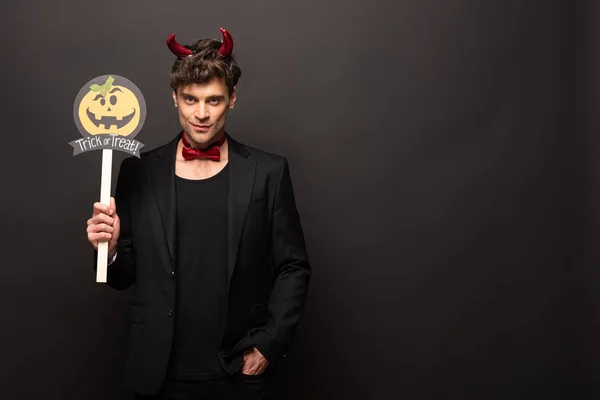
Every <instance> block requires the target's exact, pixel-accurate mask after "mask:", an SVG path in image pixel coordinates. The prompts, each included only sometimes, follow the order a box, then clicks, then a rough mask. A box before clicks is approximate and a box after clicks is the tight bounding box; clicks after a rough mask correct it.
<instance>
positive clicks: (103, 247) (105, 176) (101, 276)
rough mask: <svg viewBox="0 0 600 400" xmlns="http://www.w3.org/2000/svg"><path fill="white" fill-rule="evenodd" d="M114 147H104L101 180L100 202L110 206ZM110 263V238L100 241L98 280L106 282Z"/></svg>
mask: <svg viewBox="0 0 600 400" xmlns="http://www.w3.org/2000/svg"><path fill="white" fill-rule="evenodd" d="M112 152H113V151H112V149H102V177H101V181H100V202H101V203H103V204H106V205H108V206H110V179H111V175H112ZM107 264H108V239H102V240H100V242H99V243H98V260H97V264H96V282H99V283H106V269H107Z"/></svg>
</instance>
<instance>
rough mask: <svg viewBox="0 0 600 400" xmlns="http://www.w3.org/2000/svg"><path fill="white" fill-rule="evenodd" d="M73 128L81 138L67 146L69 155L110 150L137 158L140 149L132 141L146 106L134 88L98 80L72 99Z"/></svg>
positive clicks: (116, 79)
mask: <svg viewBox="0 0 600 400" xmlns="http://www.w3.org/2000/svg"><path fill="white" fill-rule="evenodd" d="M73 117H74V118H75V125H77V128H78V129H79V132H80V133H81V135H82V136H83V138H81V139H77V140H74V141H72V142H70V143H69V144H70V145H71V146H73V155H78V154H81V153H84V152H86V151H90V150H99V149H113V150H120V151H124V152H126V153H129V154H131V155H134V156H137V157H139V156H140V149H141V148H142V147H143V146H144V145H143V144H142V143H140V142H138V141H137V140H135V139H134V137H135V136H136V135H137V134H138V132H139V131H140V130H141V129H142V125H144V120H145V119H146V102H145V101H144V96H142V92H140V90H139V89H138V87H137V86H135V85H134V84H133V82H131V81H130V80H128V79H126V78H123V77H122V76H118V75H102V76H98V77H96V78H94V79H92V80H91V81H89V82H88V83H86V84H85V85H84V86H83V87H82V88H81V90H80V91H79V93H78V94H77V97H76V98H75V104H74V106H73Z"/></svg>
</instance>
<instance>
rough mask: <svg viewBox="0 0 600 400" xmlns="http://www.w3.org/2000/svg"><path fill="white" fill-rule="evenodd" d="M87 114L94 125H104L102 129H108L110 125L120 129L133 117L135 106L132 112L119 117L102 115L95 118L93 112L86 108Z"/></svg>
mask: <svg viewBox="0 0 600 400" xmlns="http://www.w3.org/2000/svg"><path fill="white" fill-rule="evenodd" d="M86 113H87V116H88V118H89V119H90V121H92V124H94V125H96V127H100V125H104V129H107V130H108V129H110V127H111V126H112V125H115V126H116V127H117V129H120V128H122V127H124V126H125V125H127V124H128V123H129V122H131V120H132V119H133V117H134V116H135V108H134V109H133V112H132V113H131V114H129V115H126V116H124V117H123V118H121V119H117V117H109V116H106V117H102V118H100V119H97V118H96V116H95V115H94V113H92V112H90V109H89V108H88V109H87V110H86Z"/></svg>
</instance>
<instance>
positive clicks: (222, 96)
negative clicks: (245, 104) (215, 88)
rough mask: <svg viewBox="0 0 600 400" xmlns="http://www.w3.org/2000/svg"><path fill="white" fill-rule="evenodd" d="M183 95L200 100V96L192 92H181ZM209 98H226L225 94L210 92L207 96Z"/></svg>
mask: <svg viewBox="0 0 600 400" xmlns="http://www.w3.org/2000/svg"><path fill="white" fill-rule="evenodd" d="M181 95H182V96H183V97H189V98H191V99H194V100H198V98H197V97H196V96H194V95H192V94H189V93H186V92H181ZM206 98H207V99H219V100H224V99H225V95H222V94H210V95H208V96H206Z"/></svg>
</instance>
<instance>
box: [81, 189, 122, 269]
mask: <svg viewBox="0 0 600 400" xmlns="http://www.w3.org/2000/svg"><path fill="white" fill-rule="evenodd" d="M120 233H121V221H120V220H119V215H118V214H117V207H116V204H115V198H114V197H111V198H110V206H107V205H106V204H103V203H94V211H93V213H92V218H90V219H88V221H87V234H88V240H89V242H90V243H91V244H92V246H94V249H96V250H98V245H99V243H100V241H101V240H103V241H108V259H109V260H110V259H112V258H113V257H114V255H115V253H116V251H117V243H118V241H119V234H120Z"/></svg>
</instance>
